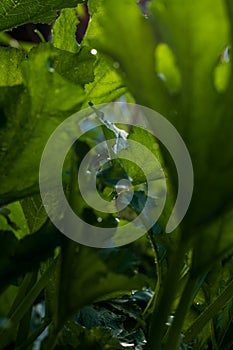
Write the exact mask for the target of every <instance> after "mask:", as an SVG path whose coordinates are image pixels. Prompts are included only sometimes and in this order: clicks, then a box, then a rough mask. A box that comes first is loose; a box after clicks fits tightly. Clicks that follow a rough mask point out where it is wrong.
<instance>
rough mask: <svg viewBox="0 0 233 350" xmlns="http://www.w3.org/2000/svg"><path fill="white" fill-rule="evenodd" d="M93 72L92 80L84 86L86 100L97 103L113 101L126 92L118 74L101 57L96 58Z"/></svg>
mask: <svg viewBox="0 0 233 350" xmlns="http://www.w3.org/2000/svg"><path fill="white" fill-rule="evenodd" d="M94 74H95V79H94V81H93V82H91V83H89V84H87V85H86V86H85V92H86V94H87V97H86V100H87V101H91V102H93V103H94V104H96V105H97V104H100V103H105V102H109V101H114V100H116V99H118V98H119V97H121V96H123V95H125V94H126V93H127V91H128V90H127V88H126V87H125V84H124V82H123V81H122V78H121V76H120V74H119V73H118V72H117V71H116V70H115V69H114V65H112V64H110V63H109V62H108V61H107V60H105V59H104V58H103V57H101V59H97V62H96V65H95V71H94Z"/></svg>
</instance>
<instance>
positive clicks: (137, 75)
mask: <svg viewBox="0 0 233 350" xmlns="http://www.w3.org/2000/svg"><path fill="white" fill-rule="evenodd" d="M89 4H90V7H91V9H92V12H93V13H91V14H92V21H91V22H90V25H89V28H88V31H87V37H86V40H87V41H88V42H89V43H90V46H91V47H93V48H95V49H97V51H98V52H100V53H104V54H106V55H108V57H111V61H110V62H112V65H113V66H115V67H117V70H118V72H119V73H121V76H122V77H123V81H124V83H126V85H127V87H128V89H129V91H130V92H131V93H132V94H133V96H134V97H135V98H136V101H137V102H138V103H141V104H142V105H145V106H148V107H154V106H155V101H156V106H157V111H158V112H161V113H164V111H165V110H167V109H168V107H169V105H170V101H169V100H168V98H167V92H166V91H165V90H164V89H163V88H162V86H163V84H162V82H161V80H160V78H159V77H158V76H157V75H156V71H155V60H154V52H155V44H156V40H155V35H154V32H153V28H152V27H151V26H150V23H149V21H148V20H146V18H145V17H144V16H143V14H142V13H141V12H140V8H139V6H138V5H137V4H136V1H134V0H130V1H126V0H124V1H118V2H116V1H114V0H110V1H108V2H105V1H99V2H98V5H99V6H96V5H95V4H94V1H93V0H91V1H90V2H89ZM116 28H117V30H116ZM132 28H135V30H132ZM136 28H137V29H136Z"/></svg>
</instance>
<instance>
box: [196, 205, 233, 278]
mask: <svg viewBox="0 0 233 350" xmlns="http://www.w3.org/2000/svg"><path fill="white" fill-rule="evenodd" d="M232 229H233V210H232V209H230V210H228V211H226V212H225V213H224V214H222V215H221V216H220V217H217V218H216V219H215V220H213V221H212V222H211V223H209V224H208V225H206V226H204V227H201V228H199V230H200V234H199V236H198V240H197V242H196V247H195V249H194V255H193V262H192V269H193V272H194V273H195V274H200V273H202V272H203V271H205V270H208V269H209V267H210V266H211V265H212V264H214V263H215V262H216V261H217V260H218V259H220V258H224V256H227V255H228V254H232V253H233V236H232Z"/></svg>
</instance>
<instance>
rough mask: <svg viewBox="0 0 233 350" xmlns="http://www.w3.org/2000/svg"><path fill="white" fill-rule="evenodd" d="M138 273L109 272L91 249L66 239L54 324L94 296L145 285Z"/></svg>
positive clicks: (102, 295) (126, 291) (101, 296)
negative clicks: (132, 274)
mask: <svg viewBox="0 0 233 350" xmlns="http://www.w3.org/2000/svg"><path fill="white" fill-rule="evenodd" d="M148 281H149V279H148V278H147V277H146V276H145V275H142V274H136V275H135V276H133V277H132V276H131V277H128V276H126V275H123V274H120V273H115V272H112V271H111V269H110V268H109V266H108V265H107V264H105V263H104V262H103V260H102V259H101V258H100V256H99V255H98V254H97V251H96V250H95V249H94V248H90V247H84V246H80V245H78V244H77V243H74V242H72V241H67V242H66V244H65V246H64V247H63V248H62V255H61V266H60V272H59V276H58V279H57V283H58V285H57V288H56V290H55V296H54V298H55V300H56V301H57V303H54V307H55V309H54V315H55V323H57V326H58V328H60V327H61V326H62V325H63V323H64V321H65V320H66V319H67V317H70V316H71V315H72V314H74V313H75V312H77V311H78V310H79V309H80V308H81V307H83V306H85V305H89V304H91V303H93V302H95V301H97V300H98V299H103V300H104V299H107V298H108V297H110V296H113V295H114V296H118V295H121V294H126V293H130V292H131V291H132V290H133V289H141V288H142V287H145V286H147V285H148Z"/></svg>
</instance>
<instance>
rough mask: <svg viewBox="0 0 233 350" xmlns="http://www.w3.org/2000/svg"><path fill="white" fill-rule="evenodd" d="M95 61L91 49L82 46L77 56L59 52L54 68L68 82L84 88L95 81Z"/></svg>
mask: <svg viewBox="0 0 233 350" xmlns="http://www.w3.org/2000/svg"><path fill="white" fill-rule="evenodd" d="M95 60H96V58H95V57H94V56H93V55H92V54H91V52H90V50H89V48H88V47H86V46H81V47H80V49H79V52H78V53H76V54H72V53H71V52H67V51H59V55H58V57H57V58H56V57H55V59H54V68H55V70H56V71H57V72H58V73H59V74H60V75H61V76H62V77H64V78H65V79H67V80H68V81H71V82H72V83H75V84H79V85H82V86H83V85H85V84H88V83H91V82H93V80H94V63H95Z"/></svg>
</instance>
